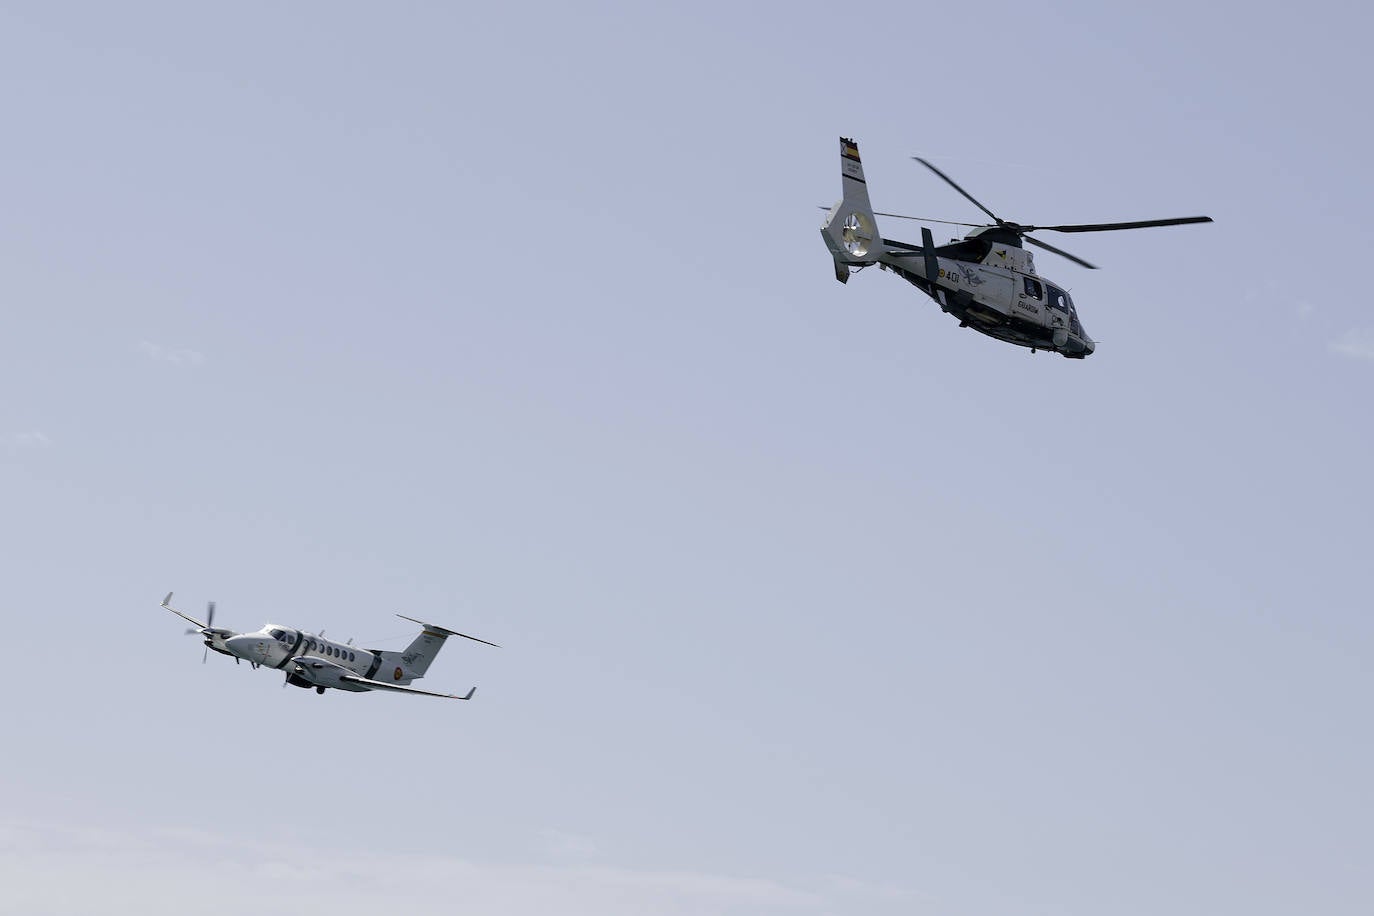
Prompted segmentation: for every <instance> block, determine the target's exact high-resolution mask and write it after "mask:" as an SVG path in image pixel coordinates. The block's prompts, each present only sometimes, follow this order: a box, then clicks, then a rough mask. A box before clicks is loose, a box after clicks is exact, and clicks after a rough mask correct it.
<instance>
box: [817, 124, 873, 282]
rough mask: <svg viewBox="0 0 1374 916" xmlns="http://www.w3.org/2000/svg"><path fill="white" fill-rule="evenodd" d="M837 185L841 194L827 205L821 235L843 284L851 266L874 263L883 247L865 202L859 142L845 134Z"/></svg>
mask: <svg viewBox="0 0 1374 916" xmlns="http://www.w3.org/2000/svg"><path fill="white" fill-rule="evenodd" d="M840 187H841V189H842V190H843V192H844V197H843V198H841V200H840V201H839V203H837V204H835V206H833V207H831V208H830V212H829V213H828V214H827V215H826V218H825V224H824V225H823V226H821V236H822V237H823V238H824V239H825V245H826V247H827V248H829V249H830V254H831V256H832V257H833V258H834V259H835V277H836V278H837V279H838V280H839V281H840V282H841V283H843V282H844V281H845V280H847V279H848V278H849V268H850V267H851V266H856V267H863V266H864V265H867V264H876V263H877V262H878V258H879V256H880V255H881V254H882V253H883V251H884V250H885V247H884V245H883V238H882V235H881V234H879V232H878V220H877V217H875V216H874V215H873V205H872V204H870V203H869V201H868V184H867V182H865V181H864V167H863V162H862V161H861V160H860V159H859V145H858V144H857V143H855V142H854V141H853V140H850V139H848V138H845V137H841V138H840Z"/></svg>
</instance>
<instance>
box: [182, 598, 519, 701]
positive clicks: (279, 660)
mask: <svg viewBox="0 0 1374 916" xmlns="http://www.w3.org/2000/svg"><path fill="white" fill-rule="evenodd" d="M162 606H163V607H164V608H166V609H167V610H169V611H171V612H172V613H173V614H176V615H177V616H178V617H180V618H181V619H183V620H185V621H187V622H188V623H190V624H192V625H193V626H194V629H191V630H187V631H186V632H187V633H188V634H189V633H199V634H200V635H201V636H202V637H204V639H205V657H206V658H208V657H209V654H210V651H211V650H214V651H215V652H218V653H219V654H221V655H227V656H229V657H230V658H232V659H233V660H234V662H235V663H236V664H237V663H238V662H240V661H245V662H248V664H250V665H252V666H253V668H254V669H257V668H260V667H265V668H275V669H277V670H279V671H284V672H285V673H286V682H285V683H284V684H282V686H283V687H285V686H286V684H294V685H295V686H297V687H307V688H308V687H314V688H315V691H316V692H317V693H324V692H325V690H327V689H329V688H333V689H335V690H347V691H349V692H351V693H362V692H363V691H367V690H392V691H398V692H400V693H415V694H422V695H424V696H429V697H445V698H447V699H450V700H471V699H472V695H473V694H474V693H476V692H477V688H476V687H474V688H472V689H471V690H469V691H468V692H467V693H466V694H465V695H463V696H459V695H457V694H453V693H435V692H433V691H430V690H420V689H419V688H418V687H410V686H407V685H409V684H410V682H411V681H415V680H419V679H420V678H422V677H424V676H425V672H426V671H428V670H429V666H430V664H431V663H432V662H433V661H434V657H435V656H436V655H438V654H439V650H440V649H441V648H443V645H444V640H445V639H447V638H448V637H450V636H461V637H463V638H464V639H471V640H472V641H473V642H480V643H483V644H485V645H488V646H496V643H494V642H487V641H486V640H485V639H478V638H477V637H476V636H468V635H467V634H466V633H459V632H457V631H456V630H449V629H446V628H444V627H440V626H436V625H434V624H432V623H425V622H424V621H423V620H416V619H415V618H414V617H406V616H405V615H404V614H397V615H396V616H397V617H400V618H401V619H402V620H409V621H410V622H411V623H418V624H420V626H421V627H423V629H422V630H421V631H420V635H419V636H416V637H415V639H414V640H413V641H412V642H411V644H410V645H409V646H408V647H407V648H406V650H405V651H404V652H384V651H382V650H380V649H359V648H357V647H355V646H353V645H352V641H351V640H350V641H349V642H348V643H338V642H334V641H332V640H328V639H325V638H324V634H323V633H319V634H316V633H307V632H306V631H304V630H297V629H294V628H292V627H284V626H278V625H277V624H274V623H269V624H267V625H266V626H264V627H263V628H262V629H261V630H258V631H257V632H256V633H235V632H234V631H233V630H228V629H225V628H224V627H217V626H215V602H213V601H211V602H210V603H209V605H208V606H207V608H206V612H205V618H206V619H205V620H203V621H201V620H197V619H196V618H194V617H192V616H191V615H190V614H184V613H182V612H181V611H178V610H177V609H176V608H174V607H172V593H171V592H168V593H167V597H166V598H164V599H163V600H162ZM496 648H498V649H499V648H500V646H496ZM202 661H204V658H202Z"/></svg>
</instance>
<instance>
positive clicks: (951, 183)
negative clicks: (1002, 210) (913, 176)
mask: <svg viewBox="0 0 1374 916" xmlns="http://www.w3.org/2000/svg"><path fill="white" fill-rule="evenodd" d="M911 158H912V159H915V160H916V161H917V162H919V163H921V165H923V166H925V167H926V168H928V169H930V170H931V171H932V172H934V173H935V174H936V175H939V176H940V177H941V178H943V179H944V180H945V181H947V182H949V186H950V187H951V188H953V189H954V190H956V191H958V192H959V193H960V194H962V195H964V196H965V197H967V198H968V199H969V202H970V203H972V204H973V205H974V206H975V207H977V208H978V209H979V210H982V211H983V212H984V213H986V214H987V215H988V216H990V217H992V221H993V222H995V223H996V224H997V225H999V226H1000V225H1002V219H1001V217H999V216H998V215H997V214H996V213H993V212H992V211H991V210H989V209H988V208H987V207H985V206H983V205H982V204H980V203H979V202H978V198H976V197H974V196H973V195H972V194H970V193H969V192H968V191H965V190H964V189H963V188H961V187H959V185H958V184H956V183H955V181H954V179H953V178H950V177H949V176H948V175H946V174H945V173H944V172H942V171H940V170H939V169H937V168H936V167H935V166H933V165H931V164H930V163H929V162H927V161H925V160H924V159H922V158H921V157H920V156H912V157H911Z"/></svg>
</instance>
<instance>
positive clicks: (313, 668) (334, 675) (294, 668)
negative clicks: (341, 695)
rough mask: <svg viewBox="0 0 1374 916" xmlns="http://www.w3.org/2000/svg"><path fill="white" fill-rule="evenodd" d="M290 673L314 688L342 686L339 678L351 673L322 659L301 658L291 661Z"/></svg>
mask: <svg viewBox="0 0 1374 916" xmlns="http://www.w3.org/2000/svg"><path fill="white" fill-rule="evenodd" d="M291 673H292V674H294V675H296V677H299V678H300V679H301V680H303V681H308V682H310V683H311V684H313V685H314V686H316V687H338V686H340V685H342V684H343V681H342V680H341V678H342V677H343V676H344V675H345V674H352V673H353V672H351V671H349V670H347V669H346V668H341V667H339V666H338V665H336V664H334V663H333V662H327V661H325V660H324V659H322V658H312V657H310V656H301V657H299V658H296V659H294V660H292V662H291Z"/></svg>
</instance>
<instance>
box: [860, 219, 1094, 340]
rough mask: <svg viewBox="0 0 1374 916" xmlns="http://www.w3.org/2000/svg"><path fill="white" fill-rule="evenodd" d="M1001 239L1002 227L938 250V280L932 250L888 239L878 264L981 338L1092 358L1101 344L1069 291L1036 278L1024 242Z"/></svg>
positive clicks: (943, 246)
mask: <svg viewBox="0 0 1374 916" xmlns="http://www.w3.org/2000/svg"><path fill="white" fill-rule="evenodd" d="M989 236H992V237H991V238H989ZM996 236H997V233H996V232H995V230H994V231H992V232H986V231H985V232H983V233H979V232H977V231H975V232H974V233H973V234H971V235H970V236H969V237H967V238H965V239H963V240H962V241H955V242H951V243H950V244H948V245H942V246H939V247H937V248H935V249H934V255H935V264H936V265H937V266H938V270H937V272H936V277H935V279H934V281H933V282H932V281H931V280H930V279H928V278H927V276H926V263H925V250H924V249H923V248H922V247H921V246H918V245H908V244H906V243H905V242H897V241H893V240H891V239H884V240H883V249H884V250H883V251H882V253H881V254H879V255H878V258H877V264H878V266H879V268H880V269H882V270H889V271H892V272H893V273H895V274H897V275H898V276H900V277H901V278H902V279H904V280H906V281H907V282H909V283H911V284H912V285H913V286H915V287H917V288H918V289H920V290H921V291H922V292H924V293H926V294H927V295H928V296H930V297H931V298H932V299H934V300H935V301H936V303H938V304H939V306H940V308H941V309H942V310H943V311H945V312H948V313H949V314H951V315H953V316H954V317H955V318H957V319H959V323H960V325H961V326H964V327H969V328H972V329H973V330H975V331H978V332H979V333H980V334H986V335H987V336H988V337H992V338H995V339H997V340H1001V341H1005V342H1007V343H1010V344H1015V345H1017V346H1021V347H1027V348H1029V349H1031V350H1051V351H1054V352H1058V353H1060V354H1062V355H1063V356H1066V357H1068V358H1070V359H1082V358H1083V357H1085V356H1087V355H1088V354H1090V353H1092V352H1093V350H1095V349H1096V344H1095V343H1094V342H1093V340H1092V338H1090V337H1089V336H1088V335H1087V333H1086V332H1085V331H1084V330H1083V325H1082V323H1081V322H1080V321H1079V320H1078V312H1077V310H1076V309H1075V308H1074V305H1073V300H1072V299H1071V298H1070V296H1069V294H1068V293H1067V292H1065V291H1064V290H1063V289H1062V288H1060V287H1059V286H1057V285H1055V284H1054V283H1051V282H1050V281H1048V280H1046V279H1045V278H1044V277H1041V276H1039V275H1037V274H1036V273H1035V261H1034V259H1033V257H1032V255H1031V253H1030V252H1029V251H1026V250H1025V249H1024V248H1022V247H1020V245H1019V244H1017V242H1018V241H1019V240H1016V239H1015V238H1014V237H1013V238H1012V239H1010V240H1008V239H1005V238H1003V239H999V238H997V237H996Z"/></svg>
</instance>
